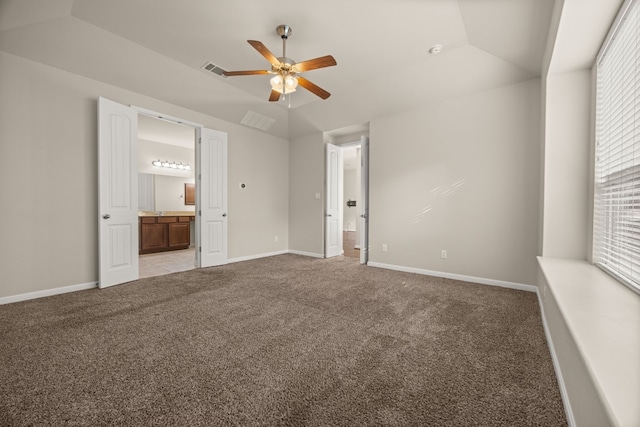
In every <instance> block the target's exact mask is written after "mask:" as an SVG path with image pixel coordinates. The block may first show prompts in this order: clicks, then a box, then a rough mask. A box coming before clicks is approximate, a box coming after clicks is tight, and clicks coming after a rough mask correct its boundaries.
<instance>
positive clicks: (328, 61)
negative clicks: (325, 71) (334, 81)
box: [293, 55, 338, 73]
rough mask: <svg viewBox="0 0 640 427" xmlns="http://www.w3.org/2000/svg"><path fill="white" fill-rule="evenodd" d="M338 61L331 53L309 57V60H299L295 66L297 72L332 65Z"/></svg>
mask: <svg viewBox="0 0 640 427" xmlns="http://www.w3.org/2000/svg"><path fill="white" fill-rule="evenodd" d="M337 64H338V63H337V62H336V60H335V59H334V58H333V56H331V55H327V56H321V57H320V58H315V59H309V60H308V61H302V62H298V63H297V64H296V65H294V66H293V69H294V71H295V72H296V73H303V72H305V71H310V70H315V69H317V68H324V67H332V66H334V65H337Z"/></svg>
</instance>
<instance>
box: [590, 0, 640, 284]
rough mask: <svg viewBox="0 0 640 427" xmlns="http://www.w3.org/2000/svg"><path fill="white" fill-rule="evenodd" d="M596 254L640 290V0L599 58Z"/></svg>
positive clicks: (627, 8)
mask: <svg viewBox="0 0 640 427" xmlns="http://www.w3.org/2000/svg"><path fill="white" fill-rule="evenodd" d="M596 76H597V78H596V80H597V83H596V85H597V89H596V160H595V195H594V243H593V258H594V262H595V263H596V265H598V266H600V267H601V268H603V269H604V270H605V271H607V272H609V273H610V274H612V275H613V276H615V277H616V278H617V279H619V280H620V281H621V282H623V283H625V284H626V285H628V286H629V287H631V288H632V289H633V290H635V291H636V292H638V293H640V0H627V1H626V2H625V3H624V5H623V7H622V10H621V12H620V14H619V17H618V19H616V22H615V23H614V26H613V27H612V29H611V31H610V33H609V35H608V37H607V40H606V41H605V44H604V45H603V47H602V50H601V51H600V54H599V55H598V61H597V64H596Z"/></svg>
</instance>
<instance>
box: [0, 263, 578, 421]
mask: <svg viewBox="0 0 640 427" xmlns="http://www.w3.org/2000/svg"><path fill="white" fill-rule="evenodd" d="M0 425H2V426H26V425H38V426H39V425H55V426H61V425H74V426H79V425H88V426H89V425H90V426H96V425H130V426H146V425H153V426H163V425H167V426H198V425H206V426H218V425H247V426H252V425H256V426H257V425H260V426H262V425H282V426H295V425H309V426H329V425H331V426H364V425H384V426H394V425H397V426H412V425H413V426H417V425H420V426H564V425H566V420H565V417H564V412H563V407H562V402H561V398H560V393H559V390H558V385H557V383H556V379H555V375H554V371H553V367H552V363H551V359H550V355H549V350H548V348H547V345H546V341H545V338H544V333H543V328H542V323H541V318H540V312H539V309H538V304H537V298H536V295H535V294H533V293H529V292H523V291H516V290H511V289H504V288H498V287H491V286H485V285H477V284H470V283H463V282H457V281H453V280H448V279H437V278H432V277H426V276H420V275H414V274H408V273H401V272H394V271H388V270H382V269H376V268H372V267H364V266H360V265H358V262H357V261H356V260H353V259H348V258H343V257H337V258H332V259H329V260H324V259H314V258H307V257H302V256H297V255H281V256H277V257H270V258H263V259H259V260H254V261H247V262H241V263H236V264H230V265H227V266H223V267H214V268H209V269H200V270H192V271H188V272H182V273H175V274H172V275H168V276H162V277H153V278H148V279H143V280H139V281H137V282H132V283H129V284H124V285H120V286H116V287H113V288H109V289H105V290H98V289H96V290H89V291H81V292H76V293H71V294H65V295H59V296H55V297H49V298H42V299H38V300H32V301H26V302H20V303H15V304H9V305H4V306H0Z"/></svg>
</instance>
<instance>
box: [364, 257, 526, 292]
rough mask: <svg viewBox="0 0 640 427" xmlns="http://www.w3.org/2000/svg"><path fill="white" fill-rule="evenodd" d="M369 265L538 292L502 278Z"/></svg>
mask: <svg viewBox="0 0 640 427" xmlns="http://www.w3.org/2000/svg"><path fill="white" fill-rule="evenodd" d="M367 265H368V266H369V267H376V268H385V269H387V270H396V271H403V272H405V273H416V274H423V275H425V276H435V277H444V278H445V279H454V280H461V281H464V282H472V283H479V284H481V285H490V286H499V287H501V288H509V289H517V290H520V291H527V292H536V291H537V290H538V287H537V286H533V285H525V284H523V283H514V282H505V281H502V280H494V279H485V278H483V277H474V276H464V275H462V274H453V273H445V272H442V271H432V270H423V269H421V268H413V267H404V266H400V265H392V264H383V263H380V262H371V261H369V262H368V263H367Z"/></svg>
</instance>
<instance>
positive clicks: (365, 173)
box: [323, 135, 369, 265]
mask: <svg viewBox="0 0 640 427" xmlns="http://www.w3.org/2000/svg"><path fill="white" fill-rule="evenodd" d="M365 144H366V145H367V149H368V145H369V137H368V136H366V135H362V136H361V137H360V139H359V140H357V141H351V142H346V143H344V144H333V143H332V144H331V145H336V146H337V147H338V148H340V149H343V148H349V147H360V167H361V177H366V185H365V180H364V179H361V182H360V187H361V188H360V193H361V194H362V196H363V200H362V201H361V202H360V205H361V207H362V208H363V209H364V208H365V207H366V208H367V212H366V213H363V214H362V215H366V218H365V217H362V215H361V217H359V218H358V221H360V220H361V219H362V223H363V224H364V226H361V227H360V228H362V230H360V236H359V237H360V238H359V241H358V242H357V243H358V245H359V246H360V263H361V264H364V265H366V264H367V263H368V262H369V256H368V254H369V248H368V243H369V226H368V222H369V218H368V215H369V213H368V206H369V162H368V155H367V161H363V156H362V152H363V148H362V147H363V146H364V145H365ZM324 145H325V154H324V158H325V163H326V158H327V156H326V147H327V143H325V144H324ZM342 169H343V170H342V171H341V172H342V173H340V174H339V180H340V182H339V183H338V186H339V187H340V188H344V165H342ZM324 170H325V180H324V181H325V182H324V183H325V187H326V186H328V183H329V177H328V176H327V167H326V165H325V168H324ZM324 203H325V212H323V215H326V206H328V200H327V191H325V197H324ZM342 204H344V200H343V201H342ZM342 204H341V209H340V215H342V213H343V211H344V206H342ZM325 219H326V218H323V224H326V221H325ZM325 227H326V225H325ZM340 232H341V233H342V230H340ZM326 234H327V233H326V230H325V233H324V236H325V237H324V240H323V242H324V255H325V258H326V256H327V242H326ZM362 242H365V245H364V246H365V247H364V248H363V247H362V246H363V245H362ZM342 244H344V242H343V243H342ZM342 249H343V254H344V247H343V248H342Z"/></svg>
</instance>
